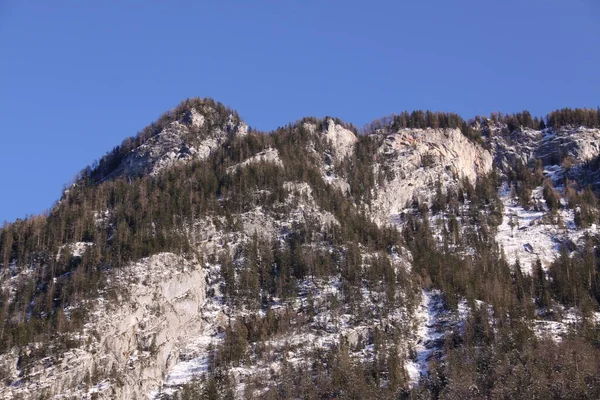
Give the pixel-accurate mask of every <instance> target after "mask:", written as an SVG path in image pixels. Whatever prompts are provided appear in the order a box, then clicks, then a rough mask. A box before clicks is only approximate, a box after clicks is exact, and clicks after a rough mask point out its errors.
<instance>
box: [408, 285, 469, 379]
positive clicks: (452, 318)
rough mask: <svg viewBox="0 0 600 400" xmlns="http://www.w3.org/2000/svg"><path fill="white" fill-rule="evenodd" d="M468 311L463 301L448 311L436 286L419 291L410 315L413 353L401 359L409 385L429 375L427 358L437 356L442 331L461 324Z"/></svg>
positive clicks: (441, 344)
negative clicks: (413, 329)
mask: <svg viewBox="0 0 600 400" xmlns="http://www.w3.org/2000/svg"><path fill="white" fill-rule="evenodd" d="M469 312H470V311H469V308H468V306H467V304H466V302H464V301H461V302H460V303H459V306H458V310H457V312H456V313H454V312H452V311H450V310H449V309H448V308H447V307H446V306H445V304H444V301H443V296H442V292H441V291H439V290H422V291H421V302H420V304H419V305H418V307H417V309H416V311H415V315H414V317H413V321H414V324H415V325H416V329H415V332H414V337H413V342H412V343H413V353H414V357H413V358H412V359H409V360H408V361H407V362H406V363H405V368H406V372H407V373H408V376H409V380H410V381H409V384H410V386H411V387H414V386H416V385H417V384H418V383H419V380H420V379H421V378H427V377H428V376H429V361H430V360H432V359H435V358H438V357H440V354H441V352H442V347H443V345H444V339H445V335H446V333H447V332H449V331H450V330H451V329H453V328H455V327H457V326H460V325H461V324H463V323H464V321H465V320H466V319H467V317H468V315H469Z"/></svg>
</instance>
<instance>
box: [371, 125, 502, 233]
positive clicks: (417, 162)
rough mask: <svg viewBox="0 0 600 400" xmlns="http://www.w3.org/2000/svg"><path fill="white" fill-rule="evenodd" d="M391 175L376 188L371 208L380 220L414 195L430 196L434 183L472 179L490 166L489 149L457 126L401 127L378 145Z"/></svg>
mask: <svg viewBox="0 0 600 400" xmlns="http://www.w3.org/2000/svg"><path fill="white" fill-rule="evenodd" d="M379 153H380V155H381V156H382V161H381V162H380V163H379V164H378V165H377V167H378V168H383V167H384V166H386V167H387V168H390V169H391V171H392V172H393V175H394V178H393V179H392V180H391V181H388V182H386V183H385V184H384V185H383V187H380V188H379V189H377V193H376V196H375V200H374V205H373V210H374V211H375V213H376V216H377V218H378V220H379V221H380V222H388V221H389V220H390V218H391V219H394V218H395V217H397V216H398V214H399V213H401V212H402V210H403V209H404V208H405V206H406V204H407V203H408V202H411V201H412V200H413V199H414V198H420V199H422V200H429V199H430V198H431V196H432V195H433V194H434V193H435V186H436V183H437V182H438V181H439V182H440V183H441V184H442V185H443V187H446V186H448V185H455V184H457V183H458V182H459V180H461V179H463V178H466V179H468V180H470V181H471V182H473V181H474V180H475V179H476V178H477V177H478V176H480V175H482V174H486V173H488V172H490V171H491V170H492V155H491V153H490V152H489V151H487V150H485V149H484V148H482V147H481V146H479V145H477V144H475V143H473V142H472V141H470V140H469V139H467V138H466V137H465V136H464V135H463V134H462V133H461V132H460V130H458V129H425V130H421V129H404V130H400V131H398V132H397V133H393V134H389V135H387V136H386V137H385V140H384V142H383V145H382V146H381V147H380V148H379Z"/></svg>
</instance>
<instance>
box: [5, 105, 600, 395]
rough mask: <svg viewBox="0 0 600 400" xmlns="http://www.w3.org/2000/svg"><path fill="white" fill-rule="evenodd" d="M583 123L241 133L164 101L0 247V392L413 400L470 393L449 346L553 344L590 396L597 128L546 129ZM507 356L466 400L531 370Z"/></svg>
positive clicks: (502, 119)
mask: <svg viewBox="0 0 600 400" xmlns="http://www.w3.org/2000/svg"><path fill="white" fill-rule="evenodd" d="M595 112H596V111H594V110H588V111H585V112H582V111H578V110H570V111H565V110H562V111H560V112H559V111H557V112H555V113H554V114H550V115H551V117H550V116H549V118H548V119H547V120H544V121H543V122H544V124H546V122H549V123H550V124H551V125H556V127H553V126H550V127H543V128H542V126H541V123H542V121H540V120H539V119H538V120H537V121H536V120H535V119H534V118H531V116H530V115H528V114H526V113H520V114H515V115H509V116H502V115H496V116H494V115H492V117H491V118H489V119H485V120H483V119H481V118H479V119H477V118H476V119H474V120H472V121H469V122H468V123H467V122H466V121H464V120H462V118H460V117H459V116H458V115H456V114H451V113H431V112H419V111H416V112H413V113H410V114H409V113H401V114H398V115H396V116H392V117H390V118H383V119H380V120H377V121H375V122H373V123H372V124H370V125H369V127H368V128H366V129H365V130H364V132H362V134H359V132H358V131H357V130H356V129H355V128H353V127H352V126H351V125H349V124H346V123H344V122H342V121H340V120H338V119H335V118H331V117H326V118H323V119H317V118H304V119H302V120H300V121H298V122H296V123H294V124H289V125H287V126H285V127H281V128H279V129H277V130H275V131H273V132H270V133H261V132H257V131H254V130H252V129H249V128H247V126H246V124H245V123H244V122H243V121H242V120H241V118H239V116H238V115H237V113H236V112H235V111H232V110H230V109H229V108H227V107H225V106H223V105H222V104H220V103H216V102H214V101H213V100H210V99H191V100H187V101H184V102H183V103H181V104H180V105H179V106H178V107H176V108H175V109H174V110H173V111H171V112H169V113H166V114H165V115H164V116H163V117H161V118H160V119H159V120H158V121H157V122H156V123H155V124H152V125H150V126H149V127H148V128H146V129H144V130H143V131H142V133H140V135H138V137H136V138H130V139H126V140H125V141H124V143H123V144H122V146H118V147H117V148H115V150H113V152H111V153H110V154H109V155H107V156H105V157H104V158H103V159H101V160H100V162H98V164H97V165H94V166H90V167H89V168H86V169H85V170H84V171H82V173H81V174H80V177H79V179H78V180H77V181H76V182H75V184H74V185H73V186H72V187H71V188H69V189H68V190H67V191H66V192H65V193H64V195H63V198H62V199H61V202H59V203H58V204H57V206H56V207H55V208H54V209H53V210H52V211H51V212H50V213H49V214H48V215H42V216H39V217H34V218H30V219H27V220H20V221H16V222H15V223H13V224H8V225H6V226H4V227H3V228H2V229H1V230H0V289H1V290H0V317H1V318H0V320H1V321H2V325H1V326H0V336H1V337H2V341H0V377H1V378H2V381H3V382H4V383H5V385H4V386H3V387H2V388H0V397H2V398H12V397H15V396H22V397H24V398H35V397H39V396H47V397H50V398H56V399H59V398H68V396H69V393H71V394H73V395H74V396H76V397H79V398H147V397H148V396H151V397H152V398H156V399H171V398H186V397H185V396H191V398H194V396H200V395H203V396H207V397H209V398H217V397H214V396H213V397H210V396H212V395H211V394H210V393H213V394H214V393H215V391H216V393H218V392H221V393H229V394H230V395H231V396H233V397H236V398H243V397H250V398H253V397H258V398H273V397H274V398H290V397H294V394H297V393H301V392H302V391H303V390H305V391H306V392H307V393H310V396H312V397H318V395H319V394H321V395H323V394H327V395H329V396H342V397H343V396H345V395H347V396H352V395H353V396H359V397H360V396H363V397H364V396H366V395H367V394H368V396H371V397H374V398H395V397H397V396H400V395H407V396H408V395H410V396H416V395H418V393H429V394H430V395H431V396H433V393H435V392H436V391H438V392H439V391H440V390H442V389H440V388H439V387H438V386H436V385H442V383H440V382H439V381H438V380H437V379H438V377H439V375H438V374H443V375H444V376H451V375H452V374H462V375H463V376H465V377H468V379H471V378H472V377H473V376H474V375H471V373H474V374H477V373H479V374H480V375H481V374H483V375H485V372H483V371H479V372H478V371H475V372H470V371H471V370H470V369H469V368H471V367H469V366H468V365H463V364H460V363H459V362H458V361H456V360H459V359H461V354H463V353H462V352H463V351H471V352H473V353H472V354H474V357H475V356H476V357H481V358H478V360H479V361H481V360H484V359H485V357H487V355H486V354H487V353H486V351H488V352H493V351H495V350H494V349H503V348H504V347H506V346H508V348H509V349H512V350H511V351H517V349H520V350H518V351H526V352H528V353H527V354H535V355H536V357H541V355H540V354H538V353H539V350H538V347H537V346H540V343H541V344H543V345H544V346H547V347H548V348H550V347H551V348H556V351H567V350H568V349H569V347H568V346H571V345H573V346H574V345H575V344H574V343H575V342H574V341H573V339H570V338H569V336H568V334H569V332H571V331H572V332H574V333H575V337H576V338H577V340H580V342H577V343H579V344H578V346H580V348H581V349H586V351H587V354H588V357H592V358H591V359H586V360H587V361H586V364H585V365H584V366H582V370H581V374H582V375H581V376H580V377H579V378H578V379H584V378H585V379H586V380H587V381H589V382H597V377H596V378H594V376H593V373H592V374H591V375H590V371H593V370H594V366H595V365H597V364H595V363H594V360H595V359H594V358H593V357H595V356H594V354H597V353H595V351H597V350H593V346H594V344H593V343H594V340H595V339H593V334H592V333H590V332H593V330H594V329H595V328H594V326H597V322H594V321H596V320H597V321H600V312H599V310H598V301H600V280H599V279H598V274H597V272H596V271H597V270H598V263H597V262H596V261H595V260H596V258H594V257H597V255H596V253H595V250H594V249H595V247H594V244H595V243H600V241H599V235H598V229H597V226H598V225H600V213H599V212H598V201H597V198H596V195H595V194H594V192H593V190H592V189H591V188H593V186H592V187H591V188H585V186H587V185H584V184H583V183H584V182H587V181H589V180H592V182H587V183H596V182H594V181H593V177H594V176H595V175H594V171H595V168H596V160H597V157H598V151H599V150H598V146H597V141H596V137H598V136H597V135H599V134H600V129H598V128H590V127H585V126H583V125H582V126H583V127H577V128H572V127H568V126H566V125H567V123H568V122H572V121H580V120H581V121H584V123H585V124H587V125H592V126H595V125H594V124H596V123H597V122H595V121H596V120H595V119H594V118H592V117H591V115H592V113H595ZM594 115H596V114H594ZM586 118H587V119H586ZM430 125H431V126H430ZM517 125H518V126H517ZM559 126H560V127H559ZM511 128H514V129H512V130H511ZM534 128H535V129H534ZM192 149H193V151H192ZM578 176H579V178H578ZM581 176H583V177H581ZM584 178H585V179H584ZM504 247H505V248H507V249H510V251H511V254H505V251H504V250H503V248H504ZM514 254H516V257H513V255H514ZM538 259H540V264H539V266H537V265H535V263H536V261H537V260H538ZM521 261H522V263H523V264H520V263H521ZM525 263H527V265H524V264H525ZM530 264H532V265H530ZM540 271H541V272H540ZM590 324H591V326H590ZM594 324H596V325H594ZM113 328H114V329H113ZM590 329H591V331H589V330H590ZM515 332H516V334H515ZM514 335H517V336H518V337H519V338H520V339H519V340H516V341H515V340H514V339H511V338H512V337H514ZM590 335H592V336H590ZM548 336H549V337H550V338H551V340H550V342H551V343H550V342H546V341H545V340H546V339H545V338H546V337H548ZM586 338H589V339H586ZM307 342H308V343H314V344H315V346H313V347H312V348H309V346H306V343H307ZM561 343H562V344H561ZM561 346H562V347H561ZM510 354H512V353H511V352H510V351H503V350H500V351H499V352H498V353H494V357H496V358H497V359H498V360H500V361H499V362H498V363H496V364H493V367H494V368H495V370H494V371H495V372H494V373H495V374H500V375H502V374H504V375H502V376H505V377H506V379H505V380H503V381H500V380H499V381H494V382H493V383H492V382H487V383H485V384H484V383H481V382H479V383H477V384H476V386H477V388H478V390H481V391H482V393H486V396H490V395H491V393H493V391H494V390H496V391H500V390H506V391H510V390H513V389H514V387H513V386H508V383H510V382H511V380H510V379H509V378H510V376H508V375H506V374H507V371H506V370H504V369H503V368H504V366H505V365H511V366H518V367H519V368H531V369H532V370H534V371H535V374H537V375H535V376H536V378H535V379H538V378H540V377H544V379H547V377H552V376H553V375H552V374H554V373H555V370H554V369H553V370H552V371H548V370H544V369H540V368H541V366H536V365H533V364H527V363H526V362H525V361H523V360H521V359H505V358H503V357H506V356H507V355H510ZM75 359H81V360H85V362H82V363H81V364H77V363H75V362H74V360H75ZM562 362H564V363H565V364H564V365H563V364H560V366H561V368H562V367H563V366H569V365H571V364H569V363H570V362H571V361H570V359H569V358H568V357H567V358H565V360H563V361H562ZM573 362H577V360H574V361H573ZM475 365H479V364H477V363H475ZM321 366H323V367H321ZM324 367H326V368H324ZM584 367H585V368H584ZM307 371H308V373H307ZM289 376H298V377H299V379H300V380H299V381H289V379H288V377H289ZM485 376H487V375H485ZM78 377H79V378H80V377H85V379H78ZM199 378H201V379H202V381H199V382H195V381H194V379H199ZM554 378H555V379H559V378H560V379H562V380H563V381H564V379H566V378H565V377H562V376H561V377H558V378H557V377H554ZM348 379H353V380H354V381H356V382H357V384H356V385H355V387H353V388H348V387H347V385H345V384H343V382H347V381H348ZM465 379H466V378H465ZM468 379H467V380H466V381H468ZM473 379H475V378H473ZM486 379H487V378H486ZM489 379H491V378H489ZM531 379H532V382H533V381H534V380H535V379H534V378H533V375H532V377H531ZM540 379H541V378H540ZM594 379H596V380H594ZM261 381H263V382H266V384H263V385H262V387H261V385H260V384H259V382H261ZM461 381H462V380H454V381H452V380H451V381H446V383H444V384H443V385H444V386H443V390H445V391H447V392H448V393H450V394H452V395H454V396H458V397H459V398H460V397H461V396H463V397H464V394H465V393H470V392H469V390H470V389H469V388H468V387H466V388H464V387H461V386H460V383H459V382H461ZM503 382H507V383H503ZM474 385H475V383H474ZM503 385H504V386H503ZM565 385H566V386H565V387H567V388H570V386H569V385H568V384H567V383H565ZM599 386H600V385H599ZM591 387H592V389H589V390H588V392H586V393H589V394H590V396H593V395H594V393H597V392H594V390H595V389H594V388H595V385H594V384H592V386H591ZM548 388H549V386H544V385H542V386H540V387H537V386H536V387H534V386H532V387H531V389H530V392H531V391H533V390H538V391H537V392H535V393H537V394H538V395H539V396H542V397H544V396H547V394H548V393H549V392H547V391H546V390H549V389H548ZM464 390H467V392H464ZM565 390H571V391H570V392H568V393H571V394H573V393H580V394H581V393H584V390H583V389H579V392H578V391H577V388H571V389H565ZM352 393H353V394H352ZM461 393H462V394H461ZM511 393H512V392H511ZM532 393H533V392H532ZM563 393H567V392H563ZM310 396H309V397H310ZM187 398H189V397H187ZM450 398H452V397H450Z"/></svg>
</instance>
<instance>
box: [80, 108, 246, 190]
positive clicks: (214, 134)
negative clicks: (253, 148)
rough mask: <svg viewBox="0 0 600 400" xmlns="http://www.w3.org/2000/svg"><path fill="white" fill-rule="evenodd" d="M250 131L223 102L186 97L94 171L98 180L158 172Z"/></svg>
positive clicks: (127, 141) (203, 154)
mask: <svg viewBox="0 0 600 400" xmlns="http://www.w3.org/2000/svg"><path fill="white" fill-rule="evenodd" d="M247 132H248V126H247V125H246V124H245V123H244V122H243V121H242V120H241V119H240V117H239V116H238V114H237V113H236V112H234V111H232V110H230V109H229V108H227V107H225V106H224V105H222V104H221V103H217V102H215V101H213V100H211V99H191V100H186V101H184V102H183V103H181V104H180V105H179V106H177V107H176V108H175V109H174V110H172V111H169V112H167V113H165V114H164V115H163V116H161V118H160V119H159V120H158V121H157V122H155V123H153V124H152V125H150V126H148V127H146V128H145V129H144V130H142V132H140V133H139V134H138V135H137V136H136V137H134V138H129V139H126V140H125V141H124V142H123V143H122V144H121V146H118V147H116V148H115V149H113V151H112V152H111V153H109V154H107V155H106V156H104V157H103V158H102V159H101V160H100V163H99V165H98V166H97V167H96V168H95V169H94V170H93V171H92V172H91V174H92V177H93V178H94V180H96V181H103V180H107V179H114V178H118V177H122V176H126V177H138V176H143V175H152V176H155V175H157V174H158V173H159V172H160V171H161V170H162V169H164V168H167V167H170V166H173V165H175V164H178V163H181V162H185V161H190V160H202V159H205V158H207V157H208V156H209V155H210V153H211V152H212V151H213V150H215V149H216V148H218V147H219V146H220V145H222V144H223V143H224V142H225V141H227V140H230V139H231V138H233V137H236V136H243V135H246V134H247Z"/></svg>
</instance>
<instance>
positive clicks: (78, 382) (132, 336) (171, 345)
mask: <svg viewBox="0 0 600 400" xmlns="http://www.w3.org/2000/svg"><path fill="white" fill-rule="evenodd" d="M111 280H112V281H113V282H114V284H115V285H116V287H117V288H118V289H117V293H121V294H120V295H119V296H118V298H115V299H113V300H112V301H111V300H105V299H103V298H100V299H99V300H98V301H96V302H94V303H93V304H89V306H90V307H92V315H93V317H92V319H91V321H90V322H89V323H87V324H86V326H85V328H84V332H83V334H82V335H81V336H80V337H78V338H77V339H78V342H79V343H80V345H79V346H77V347H75V348H73V349H70V350H68V351H66V352H64V353H62V354H57V355H56V356H52V357H48V358H45V359H42V360H40V361H39V362H37V363H36V364H35V366H33V367H32V368H31V370H30V371H29V372H28V374H27V376H26V380H19V376H18V374H19V372H20V371H19V370H18V368H17V365H18V359H17V358H16V353H15V352H12V353H7V354H4V355H2V356H1V357H0V364H1V365H4V366H5V370H9V371H10V372H11V373H12V374H13V375H14V376H13V377H12V379H14V381H15V383H14V384H13V385H11V386H8V387H5V388H4V389H3V391H2V394H1V397H0V398H2V399H14V398H23V399H37V398H40V396H42V395H44V396H47V397H48V398H57V399H59V398H91V396H92V394H94V398H100V399H146V398H147V395H148V393H149V392H150V391H151V390H156V389H157V388H158V386H159V385H160V384H161V382H162V380H163V378H164V376H165V373H166V371H167V370H168V369H169V368H170V367H172V366H173V365H174V364H175V363H176V362H177V361H178V358H179V351H180V349H181V348H182V347H183V346H184V345H185V342H186V341H187V340H190V338H193V337H195V336H196V335H198V333H199V332H200V331H201V329H202V327H203V321H202V314H203V305H204V302H205V290H206V281H205V270H204V269H203V268H202V267H201V266H200V264H199V263H198V262H197V261H189V260H186V259H184V258H183V257H180V256H176V255H174V254H171V253H162V254H157V255H155V256H152V257H149V258H147V259H143V260H140V261H139V262H137V263H134V264H132V265H131V266H129V267H128V268H127V269H123V270H120V271H117V272H115V273H114V274H111ZM48 366H51V367H48Z"/></svg>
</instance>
